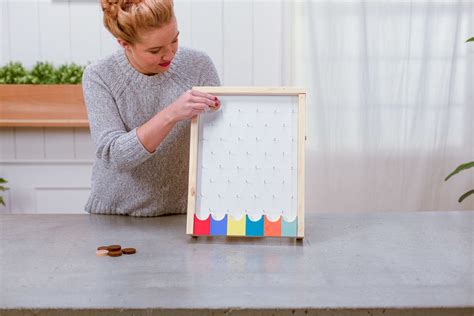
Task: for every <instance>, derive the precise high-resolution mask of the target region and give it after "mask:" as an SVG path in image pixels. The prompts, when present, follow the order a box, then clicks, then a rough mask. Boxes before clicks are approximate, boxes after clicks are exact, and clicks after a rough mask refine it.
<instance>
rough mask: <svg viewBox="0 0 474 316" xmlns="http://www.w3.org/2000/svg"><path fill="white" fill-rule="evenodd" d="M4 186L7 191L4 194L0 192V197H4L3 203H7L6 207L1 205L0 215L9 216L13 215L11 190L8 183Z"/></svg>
mask: <svg viewBox="0 0 474 316" xmlns="http://www.w3.org/2000/svg"><path fill="white" fill-rule="evenodd" d="M0 177H1V175H0ZM4 186H5V187H6V188H7V189H6V190H5V191H3V192H1V191H0V195H1V196H2V197H3V201H4V202H5V205H3V204H0V214H9V213H11V203H10V201H11V198H10V190H9V189H8V183H5V184H4Z"/></svg>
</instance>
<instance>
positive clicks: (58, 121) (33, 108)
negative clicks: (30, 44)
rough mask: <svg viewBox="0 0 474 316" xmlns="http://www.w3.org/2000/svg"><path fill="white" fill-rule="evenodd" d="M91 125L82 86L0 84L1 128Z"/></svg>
mask: <svg viewBox="0 0 474 316" xmlns="http://www.w3.org/2000/svg"><path fill="white" fill-rule="evenodd" d="M13 126H26V127H88V126H89V122H88V120H87V111H86V106H85V104H84V98H83V96H82V85H26V84H18V85H15V84H0V127H13Z"/></svg>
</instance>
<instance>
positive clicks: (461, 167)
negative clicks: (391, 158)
mask: <svg viewBox="0 0 474 316" xmlns="http://www.w3.org/2000/svg"><path fill="white" fill-rule="evenodd" d="M467 42H474V37H471V38H470V39H468V40H467V41H466V43H467ZM472 167H474V161H471V162H468V163H464V164H462V165H459V166H458V167H457V168H456V169H454V171H453V172H451V173H450V174H449V175H448V176H447V177H446V179H444V181H448V179H449V178H451V177H452V176H454V175H455V174H458V173H459V172H461V171H463V170H466V169H469V168H472ZM471 194H474V189H472V190H469V191H467V192H466V193H464V194H463V195H461V197H459V199H458V202H459V203H461V202H462V201H464V199H466V198H467V197H468V196H469V195H471Z"/></svg>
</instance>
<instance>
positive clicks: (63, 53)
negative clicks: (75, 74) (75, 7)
mask: <svg viewBox="0 0 474 316" xmlns="http://www.w3.org/2000/svg"><path fill="white" fill-rule="evenodd" d="M38 11H39V14H38V19H39V29H38V31H39V46H40V47H39V51H40V54H39V60H41V61H48V62H53V63H54V64H55V65H58V64H64V63H67V62H69V61H70V60H71V45H70V44H71V38H70V36H69V35H70V32H69V2H49V1H48V2H45V1H39V2H38Z"/></svg>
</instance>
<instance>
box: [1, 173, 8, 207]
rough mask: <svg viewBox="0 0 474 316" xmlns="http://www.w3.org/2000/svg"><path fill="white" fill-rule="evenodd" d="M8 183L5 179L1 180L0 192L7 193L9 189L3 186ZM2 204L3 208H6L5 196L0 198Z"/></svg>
mask: <svg viewBox="0 0 474 316" xmlns="http://www.w3.org/2000/svg"><path fill="white" fill-rule="evenodd" d="M7 182H8V181H7V180H5V179H3V178H0V191H1V192H3V191H5V190H6V189H7V188H6V187H4V186H3V184H4V183H7ZM0 204H2V205H3V206H5V201H4V200H3V196H0Z"/></svg>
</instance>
